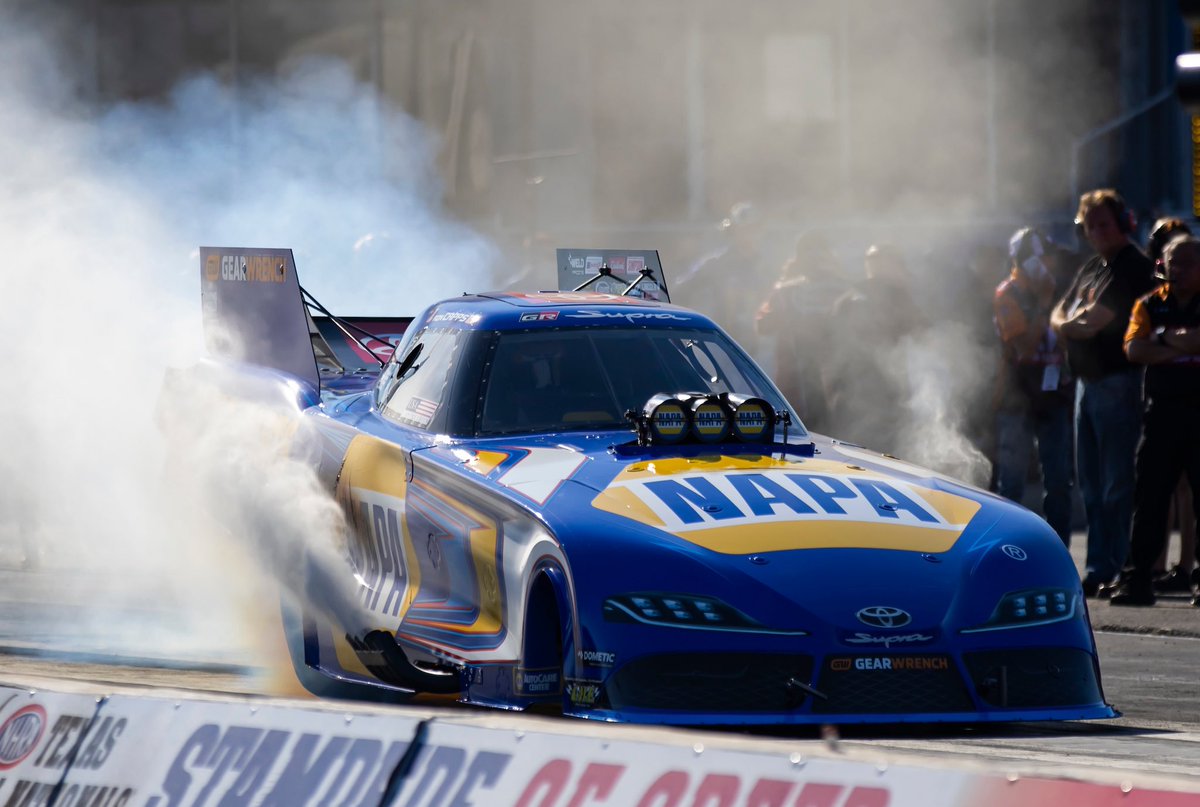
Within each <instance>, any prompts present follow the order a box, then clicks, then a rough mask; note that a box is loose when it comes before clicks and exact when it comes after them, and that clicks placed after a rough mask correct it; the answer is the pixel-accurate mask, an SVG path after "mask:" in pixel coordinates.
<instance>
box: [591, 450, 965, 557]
mask: <svg viewBox="0 0 1200 807" xmlns="http://www.w3.org/2000/svg"><path fill="white" fill-rule="evenodd" d="M723 459H728V460H730V461H729V462H724V463H722V462H716V463H714V462H711V461H710V462H709V463H708V466H709V467H707V468H705V467H702V466H701V464H700V463H698V462H692V461H689V460H674V461H672V460H667V461H657V462H655V463H654V464H653V468H652V470H648V469H647V467H643V466H637V465H635V466H630V468H628V469H626V470H625V471H623V472H622V473H621V474H620V475H618V477H617V478H616V479H614V480H613V482H612V483H611V484H610V485H609V487H608V489H607V490H605V491H604V492H603V493H601V494H600V495H599V496H597V497H596V498H595V499H594V500H593V502H592V504H593V506H594V507H597V508H598V509H601V510H606V511H608V512H612V513H616V514H618V515H622V516H624V517H626V518H631V519H633V520H635V521H639V522H641V523H643V524H647V525H649V526H654V527H658V528H660V529H663V530H666V531H667V532H670V533H673V534H674V535H676V536H678V537H680V538H683V539H685V540H688V541H691V542H693V543H696V544H700V545H702V546H705V547H708V548H710V549H713V550H715V551H718V552H730V553H733V552H755V551H760V552H761V551H777V550H784V549H801V548H818V547H875V548H890V549H910V550H914V551H922V552H941V551H945V550H946V549H948V548H949V547H950V546H952V545H953V544H954V542H955V541H956V540H957V539H958V536H959V535H960V534H961V533H962V531H963V529H964V528H965V527H966V525H967V523H968V522H969V521H970V520H971V518H972V517H973V516H974V514H975V513H976V512H977V511H978V510H979V505H978V503H976V502H973V501H971V500H969V499H965V498H962V497H960V496H955V495H953V494H948V493H945V492H942V491H937V490H932V489H929V488H924V487H921V486H917V485H913V484H911V483H908V482H904V481H900V480H898V479H889V478H886V477H881V476H878V475H873V474H864V473H853V472H850V473H848V472H847V466H845V465H844V464H841V463H833V462H821V461H809V462H807V463H788V462H784V461H775V460H768V461H765V462H760V463H754V462H749V461H734V460H732V458H723ZM801 525H802V527H801Z"/></svg>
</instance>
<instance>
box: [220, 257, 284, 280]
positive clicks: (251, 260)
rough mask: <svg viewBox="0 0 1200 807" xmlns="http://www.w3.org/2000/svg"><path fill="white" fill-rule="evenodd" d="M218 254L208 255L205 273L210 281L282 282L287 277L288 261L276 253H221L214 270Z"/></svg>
mask: <svg viewBox="0 0 1200 807" xmlns="http://www.w3.org/2000/svg"><path fill="white" fill-rule="evenodd" d="M215 258H217V256H216V255H210V256H208V259H207V261H206V263H205V266H204V274H205V277H207V278H208V279H209V280H210V281H216V280H217V279H220V280H224V281H229V282H233V283H282V282H283V281H285V280H286V279H287V268H286V266H287V265H286V263H284V261H283V259H281V258H278V257H276V256H274V255H249V256H244V255H221V256H220V264H219V267H218V268H217V269H216V271H214V269H213V261H214V259H215Z"/></svg>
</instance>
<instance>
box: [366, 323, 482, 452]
mask: <svg viewBox="0 0 1200 807" xmlns="http://www.w3.org/2000/svg"><path fill="white" fill-rule="evenodd" d="M464 334H465V332H464V331H459V330H434V329H426V330H425V331H423V332H422V333H420V334H418V335H417V337H416V338H415V339H413V340H412V342H411V347H410V348H409V350H412V349H414V348H416V346H417V345H420V346H421V353H420V355H419V356H417V360H416V361H415V362H413V365H412V367H410V368H408V370H407V371H406V372H405V373H404V375H403V376H401V377H400V378H398V379H396V380H395V382H394V383H395V391H394V392H393V393H392V395H391V397H390V398H388V401H387V403H386V404H385V405H384V407H383V414H384V415H386V416H387V417H389V418H391V419H393V420H397V421H399V422H401V423H404V424H405V425H408V426H414V427H416V428H418V429H427V428H429V425H430V424H431V423H432V422H433V421H434V419H435V418H437V417H438V416H439V414H441V410H442V408H443V407H445V406H448V405H449V401H448V400H447V391H448V390H447V388H448V385H449V383H450V381H451V379H452V378H453V371H454V368H455V364H456V362H457V360H458V344H459V342H460V341H461V339H462V337H463V335H464ZM401 359H403V357H401Z"/></svg>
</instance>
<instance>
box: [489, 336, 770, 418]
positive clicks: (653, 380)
mask: <svg viewBox="0 0 1200 807" xmlns="http://www.w3.org/2000/svg"><path fill="white" fill-rule="evenodd" d="M489 368H490V370H489V373H488V377H487V379H486V385H485V387H484V399H483V408H482V411H481V413H480V417H479V432H480V433H481V434H511V433H517V432H535V431H580V430H587V429H598V428H600V429H603V428H624V427H626V426H627V425H628V421H627V420H626V419H625V412H626V411H627V410H629V409H641V407H642V406H643V405H644V404H645V403H646V401H647V400H649V399H650V397H651V396H653V395H655V394H657V393H660V392H666V393H676V392H712V393H717V392H738V393H746V394H750V395H757V396H760V397H762V398H765V399H766V400H767V401H768V402H769V403H770V404H771V405H772V406H774V407H775V408H776V409H783V408H786V404H785V403H784V401H783V399H782V397H781V396H780V395H779V393H778V391H777V390H776V389H775V388H774V387H773V386H772V385H771V383H770V382H769V381H768V380H767V379H766V378H765V377H764V376H763V374H762V373H761V371H759V370H758V368H757V367H756V366H754V365H753V364H752V363H751V362H750V361H749V360H748V359H747V358H746V357H745V356H744V354H743V353H742V352H741V351H740V350H738V349H737V348H735V347H734V346H733V344H732V343H731V342H730V341H729V340H728V339H727V338H726V337H725V336H723V335H722V334H720V333H719V332H717V331H712V330H698V329H682V328H680V329H677V328H611V327H609V328H591V329H588V328H571V329H561V330H559V329H537V330H531V331H525V332H501V333H499V334H497V342H496V346H495V352H494V354H493V357H492V361H491V362H490V363H489Z"/></svg>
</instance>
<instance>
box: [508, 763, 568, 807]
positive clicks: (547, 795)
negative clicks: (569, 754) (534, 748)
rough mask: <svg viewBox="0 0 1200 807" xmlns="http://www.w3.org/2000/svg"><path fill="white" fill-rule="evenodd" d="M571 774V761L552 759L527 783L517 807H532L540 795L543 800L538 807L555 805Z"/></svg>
mask: <svg viewBox="0 0 1200 807" xmlns="http://www.w3.org/2000/svg"><path fill="white" fill-rule="evenodd" d="M570 775H571V763H570V762H567V760H565V759H552V760H550V761H549V762H547V763H546V764H545V765H543V766H542V767H541V769H540V770H539V771H538V772H537V773H535V774H534V775H533V778H532V779H530V780H529V784H527V785H525V790H524V791H522V793H521V795H520V796H519V797H518V798H517V803H516V807H531V805H533V804H534V800H535V799H537V798H538V796H539V795H540V796H541V801H538V802H537V804H538V807H554V805H555V804H556V803H557V802H558V796H559V794H560V793H562V792H563V788H564V787H566V786H567V777H569V776H570Z"/></svg>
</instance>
